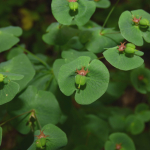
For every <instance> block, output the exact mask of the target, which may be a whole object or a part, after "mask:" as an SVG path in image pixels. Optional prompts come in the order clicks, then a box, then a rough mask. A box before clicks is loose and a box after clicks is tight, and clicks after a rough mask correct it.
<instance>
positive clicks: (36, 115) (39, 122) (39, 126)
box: [34, 111, 42, 130]
mask: <svg viewBox="0 0 150 150" xmlns="http://www.w3.org/2000/svg"><path fill="white" fill-rule="evenodd" d="M34 115H35V117H36V120H37V123H38V125H39V128H40V130H42V127H41V124H40V122H39V120H38V118H37V115H36V113H35V111H34Z"/></svg>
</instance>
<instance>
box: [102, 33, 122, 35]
mask: <svg viewBox="0 0 150 150" xmlns="http://www.w3.org/2000/svg"><path fill="white" fill-rule="evenodd" d="M118 33H121V32H110V33H109V32H108V33H104V34H103V35H105V34H118Z"/></svg>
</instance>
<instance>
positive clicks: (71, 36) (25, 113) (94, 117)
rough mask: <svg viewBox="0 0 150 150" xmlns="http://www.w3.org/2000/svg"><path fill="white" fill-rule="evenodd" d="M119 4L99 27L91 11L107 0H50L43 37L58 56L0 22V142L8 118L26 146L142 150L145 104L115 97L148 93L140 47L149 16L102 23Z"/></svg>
mask: <svg viewBox="0 0 150 150" xmlns="http://www.w3.org/2000/svg"><path fill="white" fill-rule="evenodd" d="M118 3H119V0H117V2H116V4H115V5H114V6H113V7H112V9H111V10H110V13H109V14H108V16H107V17H106V18H105V21H104V23H103V25H102V26H101V25H99V24H98V23H96V22H94V21H92V20H90V18H91V17H92V15H94V13H95V10H96V9H99V8H107V7H109V6H110V1H109V0H52V3H51V10H52V14H53V16H54V17H55V19H56V21H57V22H53V23H51V24H50V25H49V26H48V28H47V30H46V32H47V33H44V32H43V36H42V39H43V41H44V42H45V43H46V44H47V47H48V46H50V48H51V50H52V51H53V52H56V53H55V55H56V56H55V58H50V57H49V56H46V55H44V54H42V49H41V53H40V54H34V53H33V52H32V50H30V51H29V50H27V49H26V48H25V47H26V46H25V45H21V44H22V43H19V44H17V43H18V42H19V38H18V37H19V36H21V35H22V29H21V28H20V27H14V26H9V27H2V28H0V52H4V53H6V54H7V57H6V61H4V62H2V63H0V115H2V117H3V116H4V115H5V114H6V113H7V114H8V118H7V119H5V118H3V120H1V116H0V121H1V123H0V144H1V143H3V140H2V129H3V126H4V125H6V123H8V122H10V124H11V125H12V126H13V127H14V128H15V129H16V130H17V131H18V132H19V133H21V134H23V135H26V136H31V137H32V139H31V140H29V141H27V142H26V147H27V149H28V150H36V149H45V150H62V149H63V150H81V149H82V150H103V149H105V150H135V149H137V150H140V149H138V147H137V145H138V144H139V143H138V142H137V139H136V136H137V135H138V134H142V132H143V131H144V128H145V123H146V122H147V124H148V123H149V121H150V110H149V105H148V104H145V103H141V104H137V105H136V106H135V110H134V111H132V109H133V108H132V109H129V108H120V107H114V106H113V105H115V103H113V102H114V101H115V100H117V99H119V98H120V97H121V96H122V95H123V94H124V91H125V89H126V88H127V87H134V88H135V89H136V91H138V92H139V93H141V94H148V93H149V92H150V70H149V69H148V68H146V67H145V65H144V59H143V58H142V56H143V55H144V52H142V51H141V47H138V46H143V39H144V41H146V42H147V43H150V24H149V23H150V14H149V13H148V12H146V11H145V10H142V9H138V10H133V11H124V12H122V14H120V17H119V21H118V24H119V29H120V31H116V30H115V29H114V28H113V27H112V28H106V24H107V21H108V20H109V18H110V15H111V13H112V12H113V10H114V8H115V7H116V6H117V4H118ZM99 15H101V14H99ZM34 19H35V18H34ZM31 20H32V19H31ZM40 40H41V39H40ZM16 44H17V45H16ZM37 47H38V46H37ZM139 49H140V50H139ZM7 50H9V51H7ZM60 55H61V56H60ZM102 55H103V56H102ZM50 59H51V60H50ZM105 59H106V60H105ZM49 60H50V61H49ZM107 62H108V63H110V64H109V65H108V63H107ZM111 65H112V66H113V67H114V68H117V69H116V70H117V71H116V70H115V71H111V70H112V69H110V68H112V66H111ZM114 68H113V69H114ZM148 96H149V95H147V97H148ZM106 104H107V105H108V104H109V105H110V106H106ZM111 104H113V105H111ZM4 106H5V107H4ZM148 126H149V125H148ZM148 129H149V127H148ZM146 134H148V133H146ZM67 138H68V140H67ZM144 138H145V136H144ZM142 144H143V143H142ZM143 149H145V150H147V149H146V148H143Z"/></svg>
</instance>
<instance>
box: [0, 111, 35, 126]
mask: <svg viewBox="0 0 150 150" xmlns="http://www.w3.org/2000/svg"><path fill="white" fill-rule="evenodd" d="M32 111H33V110H30V111H27V112H25V113H23V114H21V115H18V116H15V117H13V118H11V119H9V120H7V121H5V122H3V123H1V124H0V126H3V125H4V124H6V123H7V122H9V121H11V120H14V119H15V118H18V117H20V116H22V115H25V114H27V113H30V112H32Z"/></svg>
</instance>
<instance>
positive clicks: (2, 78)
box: [0, 74, 4, 82]
mask: <svg viewBox="0 0 150 150" xmlns="http://www.w3.org/2000/svg"><path fill="white" fill-rule="evenodd" d="M3 81H4V76H3V74H0V82H3Z"/></svg>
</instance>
